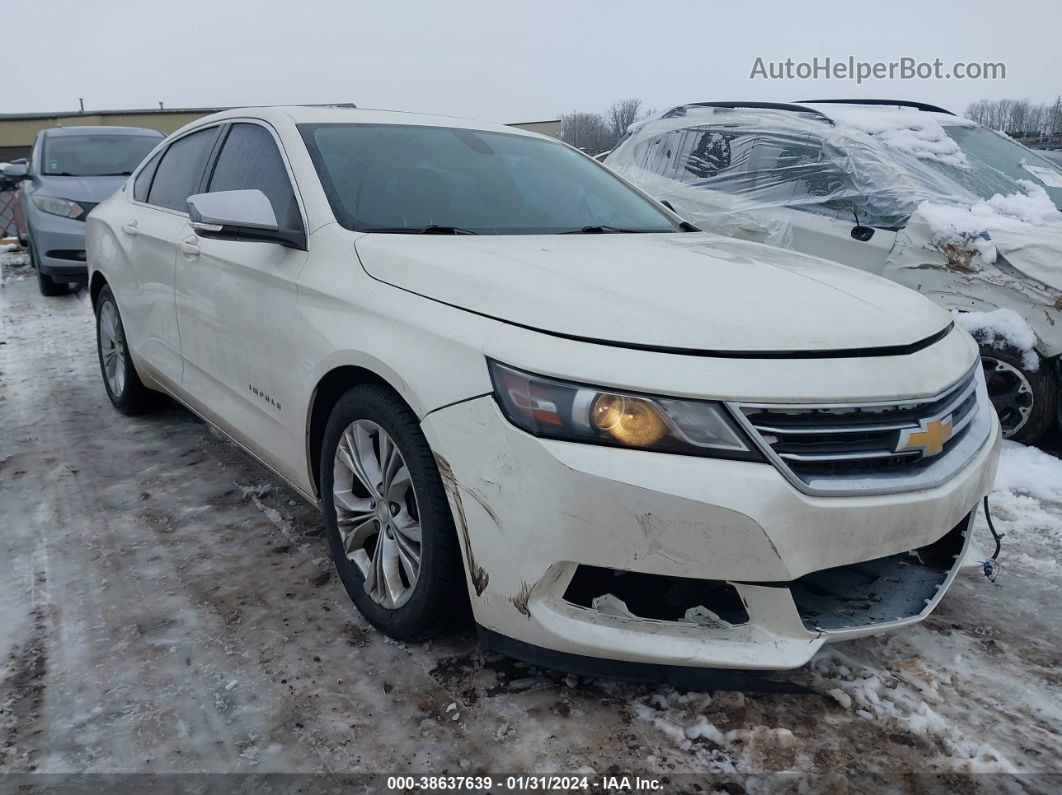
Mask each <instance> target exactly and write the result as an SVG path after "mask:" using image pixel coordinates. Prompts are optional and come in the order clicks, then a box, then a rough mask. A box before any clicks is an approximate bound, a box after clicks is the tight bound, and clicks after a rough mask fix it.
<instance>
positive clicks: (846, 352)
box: [359, 257, 955, 359]
mask: <svg viewBox="0 0 1062 795" xmlns="http://www.w3.org/2000/svg"><path fill="white" fill-rule="evenodd" d="M359 259H360V257H359ZM362 268H363V270H365V272H366V273H368V274H369V276H370V277H371V278H373V279H376V281H378V282H380V284H386V285H387V286H388V287H394V288H395V289H396V290H401V291H402V292H406V293H410V294H411V295H416V296H418V297H420V298H426V299H427V300H429V301H434V302H435V303H437V304H442V305H443V306H448V307H451V308H453V309H460V310H461V311H462V312H468V313H469V314H470V315H478V316H479V317H485V318H487V319H488V320H496V321H498V322H499V323H505V324H506V325H509V326H515V327H516V328H522V329H526V330H528V331H535V332H537V333H539V334H547V335H549V336H550V337H559V338H560V339H564V340H572V341H574V342H586V343H589V344H590V345H605V346H608V347H609V348H627V349H629V350H633V351H648V352H651V353H670V354H674V355H676V356H704V357H708V358H713V359H864V358H866V357H868V356H908V355H910V354H912V353H917V352H918V351H920V350H923V349H924V348H928V347H929V346H930V345H934V344H936V343H938V342H940V341H941V340H942V339H944V338H945V337H946V336H948V334H950V333H951V330H952V329H953V328H955V321H952V322H951V323H948V325H946V326H945V327H944V328H942V329H941V330H940V331H938V332H937V333H936V334H931V335H930V336H928V337H926V338H925V339H922V340H918V341H917V342H912V343H909V344H907V345H885V346H882V347H880V348H839V349H835V350H826V351H721V350H705V349H701V348H672V347H669V346H666V345H643V344H641V343H637V342H619V341H616V340H602V339H597V338H595V337H581V336H579V335H577V334H565V333H563V332H561V331H549V330H547V329H544V328H537V327H536V326H528V325H526V324H525V323H517V322H516V321H515V320H506V319H505V318H501V317H495V316H494V315H488V314H487V313H486V312H477V311H476V310H475V309H469V308H468V307H464V306H458V305H457V304H451V303H450V302H449V301H441V300H439V299H438V298H432V297H431V296H430V295H424V293H418V292H417V291H416V290H410V289H409V288H407V287H400V286H399V285H397V284H392V283H391V282H388V281H384V280H383V279H380V278H378V277H376V276H374V275H373V274H372V273H369V269H368V268H365V267H364V265H363V266H362Z"/></svg>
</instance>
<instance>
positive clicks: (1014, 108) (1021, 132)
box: [1006, 99, 1032, 137]
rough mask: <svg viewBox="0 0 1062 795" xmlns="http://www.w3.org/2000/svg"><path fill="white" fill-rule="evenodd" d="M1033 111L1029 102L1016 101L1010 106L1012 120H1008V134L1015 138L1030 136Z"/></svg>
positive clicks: (1024, 100)
mask: <svg viewBox="0 0 1062 795" xmlns="http://www.w3.org/2000/svg"><path fill="white" fill-rule="evenodd" d="M1031 110H1032V103H1031V102H1029V100H1027V99H1017V100H1014V102H1012V103H1011V106H1010V118H1009V119H1008V120H1007V127H1006V132H1008V133H1010V134H1011V135H1013V136H1015V137H1017V136H1026V135H1029V114H1030V111H1031Z"/></svg>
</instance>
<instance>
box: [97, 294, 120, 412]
mask: <svg viewBox="0 0 1062 795" xmlns="http://www.w3.org/2000/svg"><path fill="white" fill-rule="evenodd" d="M100 358H102V359H103V373H104V376H105V377H106V378H107V386H109V387H110V389H111V394H112V395H114V396H115V397H116V398H119V397H121V396H122V392H124V391H125V335H124V334H123V333H122V324H121V323H120V322H119V321H118V310H117V309H115V307H114V304H113V303H112V302H111V301H107V302H105V303H104V304H103V306H102V307H100Z"/></svg>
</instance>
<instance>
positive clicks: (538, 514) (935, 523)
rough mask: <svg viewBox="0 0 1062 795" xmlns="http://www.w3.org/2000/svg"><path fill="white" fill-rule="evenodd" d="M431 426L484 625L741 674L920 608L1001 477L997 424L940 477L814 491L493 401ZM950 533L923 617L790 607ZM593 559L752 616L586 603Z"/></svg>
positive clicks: (545, 641)
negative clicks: (917, 486)
mask: <svg viewBox="0 0 1062 795" xmlns="http://www.w3.org/2000/svg"><path fill="white" fill-rule="evenodd" d="M423 428H424V431H425V434H426V435H427V437H428V440H429V443H430V444H431V446H432V449H433V450H435V451H436V453H437V456H438V459H439V465H440V471H441V472H442V474H443V479H444V482H445V483H446V485H447V491H448V496H449V499H450V504H451V509H452V511H453V514H454V518H455V523H456V525H457V527H458V532H459V533H460V535H461V543H462V551H463V554H464V556H465V564H466V571H467V572H468V575H469V584H470V590H471V594H472V605H473V610H474V612H475V617H476V621H477V623H478V624H479V625H480V626H481V627H482V628H484V629H486V630H488V631H490V632H492V633H496V634H497V635H501V636H505V637H507V638H512V639H515V640H517V641H520V642H521V643H523V644H530V645H531V646H534V647H539V648H542V649H549V650H552V651H556V652H561V653H564V654H568V655H579V656H583V657H593V658H604V659H608V660H616V661H625V662H631V663H642V664H651V665H664V666H694V667H720V668H740V669H786V668H793V667H797V666H800V665H802V664H804V663H805V662H807V660H809V659H810V658H811V656H812V655H813V654H814V653H815V651H816V650H817V649H818V648H819V647H820V646H821V645H822V644H823V643H825V642H827V641H833V640H842V639H847V638H853V637H858V636H860V635H865V634H869V633H872V632H878V631H881V630H883V629H891V628H895V627H898V626H902V625H905V624H910V623H913V622H917V621H919V620H921V619H922V618H924V617H925V616H926V615H927V614H928V613H929V612H930V611H931V610H932V609H933V608H934V607H935V606H936V604H937V602H938V601H939V600H940V598H941V596H942V595H943V593H944V592H945V591H946V590H947V587H948V586H949V585H950V583H951V581H952V579H953V578H954V576H955V571H956V570H957V568H958V563H959V561H961V559H962V556H963V554H964V553H965V549H966V546H967V545H968V544H969V535H970V534H969V533H968V532H965V533H964V531H965V530H966V529H967V528H968V523H969V521H970V520H971V518H972V514H973V512H974V511H975V509H976V506H977V503H978V501H979V500H980V499H981V497H982V496H983V495H984V494H986V493H987V492H988V490H989V488H990V486H991V484H992V481H993V479H994V477H995V466H996V460H997V457H998V455H997V454H998V447H999V444H1000V442H999V429H998V422H996V421H995V419H994V418H993V429H992V435H991V437H990V441H989V442H988V443H986V444H985V445H984V446H983V448H982V449H981V450H980V451H979V452H978V453H977V455H975V456H974V457H973V459H971V460H970V462H969V463H968V465H967V466H966V467H965V468H964V469H963V470H962V471H960V472H959V473H958V474H957V475H955V476H954V477H953V478H951V479H950V480H948V481H947V482H946V483H944V484H942V485H940V486H938V487H936V488H933V489H925V490H922V491H915V492H907V493H902V494H880V495H866V496H850V497H820V496H813V495H808V494H804V493H801V492H800V491H798V490H797V489H795V488H794V487H793V486H792V485H791V484H790V483H789V482H788V481H787V480H786V479H785V478H783V477H782V475H781V474H780V473H779V472H778V471H777V470H776V469H775V468H774V467H773V466H771V465H769V464H762V463H747V462H739V461H725V460H719V459H710V458H696V457H688V456H676V455H667V454H658V453H648V452H643V451H628V450H622V449H615V448H604V447H596V446H593V445H584V444H573V443H567V442H558V441H551V440H544V439H537V438H534V437H531V436H529V435H527V434H525V433H523V432H522V431H520V430H518V429H516V428H515V427H513V426H512V425H510V424H509V423H508V422H507V421H506V420H505V419H504V418H503V417H502V415H501V413H500V411H499V410H498V408H497V406H496V405H495V403H494V401H493V400H492V399H491V398H490V397H483V398H478V399H475V400H470V401H466V402H464V403H460V404H457V405H454V406H450V407H448V408H445V409H441V410H439V411H436V412H433V413H432V414H430V415H428V416H427V417H426V418H425V419H424V422H423ZM956 528H958V531H959V533H960V535H961V539H960V542H961V543H960V546H961V550H960V551H959V552H958V554H957V557H956V558H955V562H954V565H952V566H951V567H950V568H949V569H948V570H947V571H946V572H945V574H944V576H943V577H942V578H941V579H942V581H941V582H940V583H939V584H938V585H937V586H936V588H935V592H934V593H933V594H931V595H930V596H929V598H928V599H927V600H926V601H925V603H924V607H922V609H921V610H917V611H914V612H910V611H909V612H908V614H905V615H901V616H897V617H896V618H895V619H892V620H887V619H886V620H875V621H872V622H870V623H863V624H858V625H857V624H853V625H851V626H847V627H835V628H831V629H828V630H827V629H823V628H821V627H818V626H816V622H815V621H814V620H812V621H810V622H809V620H808V615H807V613H806V610H805V609H804V607H801V606H798V603H797V601H798V600H794V596H793V590H792V588H791V587H790V586H791V585H792V584H793V583H792V581H794V580H798V579H799V578H802V577H804V576H805V575H809V574H811V573H813V572H823V571H824V570H826V569H832V568H835V567H843V566H851V565H852V564H857V563H861V562H864V561H872V560H876V559H879V558H888V557H889V556H894V555H898V554H899V553H904V552H907V551H908V550H914V549H917V548H920V547H925V546H927V545H929V544H932V543H933V542H936V541H938V540H939V539H942V538H944V537H945V536H947V535H948V534H949V533H950V532H954V531H956ZM587 567H590V568H593V569H612V570H615V571H617V572H629V573H640V574H647V575H656V576H659V577H664V578H681V579H682V580H684V581H685V580H699V581H703V580H712V581H719V582H721V583H723V584H724V585H726V587H727V588H732V589H733V590H734V591H736V592H737V594H738V595H739V597H740V602H741V605H742V606H743V608H744V611H745V612H746V613H747V619H745V620H740V623H739V620H729V621H728V620H726V618H724V617H723V615H722V614H716V613H714V612H708V613H707V614H704V613H703V612H702V613H701V615H700V616H699V617H696V618H695V619H694V620H691V619H689V618H686V619H682V620H661V619H659V618H647V617H644V616H639V615H634V614H631V612H630V611H625V610H624V609H623V605H622V604H621V605H619V606H618V607H617V605H616V604H615V600H608V599H605V600H603V601H601V602H600V603H599V604H597V605H596V606H593V605H591V606H588V605H587V604H585V603H583V604H580V603H579V600H578V599H573V597H572V594H571V592H570V588H571V586H572V584H573V578H575V577H576V574H577V572H578V571H580V570H581V568H582V569H586V568H587ZM584 602H585V600H584ZM695 612H696V611H695ZM879 618H880V617H879ZM835 623H836V622H835ZM842 623H843V622H842Z"/></svg>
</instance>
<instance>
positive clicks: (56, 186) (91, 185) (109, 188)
mask: <svg viewBox="0 0 1062 795" xmlns="http://www.w3.org/2000/svg"><path fill="white" fill-rule="evenodd" d="M39 179H40V182H39V185H38V187H37V191H38V192H40V194H41V195H42V196H56V197H58V198H60V199H70V200H71V201H75V202H86V203H88V204H99V203H100V202H101V201H103V200H104V199H106V198H107V197H108V196H110V195H111V194H112V193H114V192H115V191H116V190H118V188H120V187H122V184H123V183H124V182H125V181H126V180H127V179H129V178H128V177H47V176H42V177H40V178H39Z"/></svg>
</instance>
